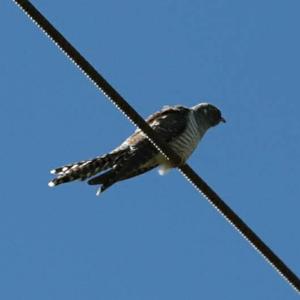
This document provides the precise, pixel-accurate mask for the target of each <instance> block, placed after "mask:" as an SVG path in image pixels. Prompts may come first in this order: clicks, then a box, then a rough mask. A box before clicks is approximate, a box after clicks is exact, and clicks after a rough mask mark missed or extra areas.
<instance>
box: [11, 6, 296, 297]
mask: <svg viewBox="0 0 300 300" xmlns="http://www.w3.org/2000/svg"><path fill="white" fill-rule="evenodd" d="M13 1H14V2H15V3H16V4H17V5H18V6H19V7H20V8H21V9H22V10H23V11H24V12H25V13H26V14H27V15H28V16H29V17H30V19H31V20H32V21H33V22H34V23H36V25H37V26H38V27H40V28H41V29H42V30H43V31H44V33H45V34H46V35H47V36H48V37H49V38H50V39H51V40H52V41H53V42H54V43H55V44H56V45H57V46H58V47H59V48H60V49H61V50H62V51H63V52H64V53H65V54H66V55H67V56H68V57H69V58H70V59H71V60H72V61H73V63H74V64H75V65H76V66H77V67H78V68H80V69H81V70H82V72H83V73H84V74H85V75H86V76H87V77H88V78H89V79H90V80H92V81H93V83H94V84H95V85H96V86H97V87H98V88H99V89H100V90H101V91H102V92H103V93H104V95H105V96H106V97H107V98H109V100H110V101H111V102H112V103H113V104H114V105H115V106H116V107H117V108H118V109H119V110H120V111H121V112H122V113H123V114H124V115H125V116H127V118H128V119H129V120H130V121H131V122H133V123H134V124H135V125H136V126H137V127H138V128H140V129H141V130H142V131H143V132H144V133H145V134H146V136H147V137H148V138H149V140H150V141H151V142H152V143H153V144H154V146H155V147H157V148H158V149H159V151H160V152H161V153H162V154H163V155H164V156H165V157H166V158H167V159H169V160H170V161H172V162H173V163H175V164H177V163H178V162H179V161H180V158H179V156H178V155H177V154H176V153H175V152H174V151H172V149H170V148H169V147H168V146H167V145H166V144H165V143H164V142H163V141H162V140H161V139H160V138H159V137H158V136H157V135H156V134H155V132H154V131H153V130H152V129H151V127H150V126H149V125H148V124H147V123H146V122H145V121H144V119H143V118H142V117H141V116H140V115H139V114H138V113H137V112H136V111H135V110H134V109H133V108H132V107H131V106H130V105H129V104H128V103H127V102H126V101H125V99H124V98H123V97H122V96H121V95H120V94H119V93H118V92H117V91H116V90H115V89H114V88H113V87H112V86H111V85H110V84H109V83H108V82H107V81H106V80H105V79H104V78H103V77H102V76H101V75H100V74H99V73H98V72H97V71H96V69H95V68H94V67H93V66H92V65H91V64H90V63H89V62H88V61H87V60H86V59H85V58H84V57H83V56H82V55H81V54H80V53H79V52H78V51H77V50H76V49H75V48H74V47H73V46H72V45H71V44H70V43H69V42H68V41H67V40H66V39H65V38H64V37H63V35H62V34H61V33H59V32H58V31H57V30H56V29H55V28H54V27H53V26H52V25H51V24H50V22H49V21H48V20H47V19H46V18H45V17H44V16H43V15H42V14H41V13H40V12H39V11H38V10H37V9H36V8H35V7H34V6H33V5H32V4H31V3H30V2H29V1H27V0H13ZM179 169H180V172H181V173H182V174H183V175H184V176H185V177H186V179H187V180H188V181H190V183H192V184H193V186H194V187H195V188H196V189H197V190H198V191H199V192H201V193H202V194H203V195H204V196H205V197H206V198H207V199H208V200H209V202H210V203H211V204H212V205H213V206H214V207H215V208H216V209H217V210H218V211H219V212H220V213H221V214H222V215H223V216H224V217H225V218H226V219H227V220H228V221H229V223H231V224H232V225H233V226H234V227H235V228H236V229H237V230H238V231H239V232H240V233H241V234H242V236H243V237H244V238H245V239H247V240H248V241H249V242H250V244H251V245H252V246H253V247H254V248H255V249H256V250H257V251H258V252H260V253H261V255H262V256H263V257H264V258H265V259H266V260H267V261H268V262H269V263H270V264H271V265H272V266H273V267H274V268H275V269H276V270H277V271H278V272H279V274H280V275H282V276H283V277H284V278H285V279H286V280H287V281H288V282H289V283H290V284H291V285H292V286H293V287H294V288H295V289H296V290H297V291H298V292H300V280H299V278H298V277H297V275H296V274H295V273H294V272H293V271H292V270H291V269H290V268H289V267H288V266H287V265H286V264H285V263H284V262H283V261H282V260H281V259H280V258H279V257H278V256H277V255H276V254H275V253H274V252H273V251H272V250H271V249H270V248H269V247H268V246H267V245H266V244H265V243H264V242H263V241H262V240H261V239H260V238H259V237H258V236H257V235H256V234H255V233H254V232H253V231H252V230H251V228H250V227H249V226H248V225H247V224H246V223H245V222H244V221H243V220H242V219H241V218H240V217H239V216H238V215H237V214H236V213H235V212H234V211H233V210H232V209H231V208H230V207H229V206H228V205H227V204H226V203H225V202H224V201H223V200H222V199H221V198H220V197H219V196H218V195H217V194H216V193H215V192H214V191H213V190H212V189H211V188H210V187H209V186H208V185H207V184H206V183H205V181H203V179H201V178H200V177H199V175H198V174H196V173H195V172H194V171H193V169H192V168H191V167H190V166H188V165H187V164H185V165H184V166H182V167H180V168H179Z"/></svg>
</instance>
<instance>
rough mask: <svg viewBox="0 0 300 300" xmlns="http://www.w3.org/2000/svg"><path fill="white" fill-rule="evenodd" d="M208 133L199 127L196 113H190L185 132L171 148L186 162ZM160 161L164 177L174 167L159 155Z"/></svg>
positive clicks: (160, 170)
mask: <svg viewBox="0 0 300 300" xmlns="http://www.w3.org/2000/svg"><path fill="white" fill-rule="evenodd" d="M206 131H207V128H206V127H205V126H203V127H202V126H199V125H198V123H197V122H196V120H195V117H194V113H193V112H190V115H189V122H188V125H187V127H186V129H185V131H184V132H183V133H182V134H181V135H180V136H178V138H176V139H174V140H173V141H172V142H171V143H170V146H171V148H172V149H173V150H174V151H175V152H176V153H177V154H178V155H179V156H180V157H181V159H182V161H183V162H185V161H186V160H187V159H188V158H189V157H190V155H191V154H192V153H193V151H194V150H195V149H196V147H197V145H198V143H199V141H200V140H201V138H202V137H203V135H204V134H205V132H206ZM158 161H159V163H160V169H159V174H161V175H164V174H165V173H166V172H167V171H168V170H169V169H170V168H171V167H172V165H171V164H170V162H169V161H167V160H166V159H165V158H164V157H163V156H162V155H159V157H158Z"/></svg>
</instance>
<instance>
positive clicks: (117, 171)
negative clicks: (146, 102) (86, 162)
mask: <svg viewBox="0 0 300 300" xmlns="http://www.w3.org/2000/svg"><path fill="white" fill-rule="evenodd" d="M188 113H189V109H187V108H185V107H182V106H175V107H165V108H164V109H163V110H162V111H160V112H156V113H154V114H153V115H151V116H150V117H149V118H148V119H147V120H146V121H147V123H148V124H149V125H150V126H151V127H152V128H153V130H154V131H155V132H157V134H158V135H159V136H160V137H161V138H162V139H163V140H164V141H165V142H167V143H168V142H170V141H172V140H173V139H174V138H176V137H177V136H179V135H180V134H181V133H182V132H183V131H184V130H185V128H186V124H187V117H188ZM119 148H123V149H124V148H125V149H127V151H128V152H127V155H125V156H124V158H123V159H121V160H120V161H118V163H116V165H115V166H114V167H113V168H112V170H111V171H109V172H107V173H104V174H101V175H99V176H97V177H95V178H92V179H91V180H89V181H88V183H89V184H103V190H104V189H106V188H107V187H108V186H110V185H111V184H113V183H115V182H117V181H120V180H124V179H127V178H130V177H134V176H137V175H140V174H142V173H145V172H146V171H149V170H151V169H153V168H155V167H156V166H157V165H158V162H157V160H156V159H155V157H156V155H157V153H158V150H157V149H156V148H155V147H154V146H153V145H152V144H151V143H150V141H149V140H148V139H147V138H146V137H145V135H144V134H143V133H142V132H141V130H137V131H136V132H135V133H134V134H133V135H131V136H130V137H129V138H128V139H127V140H126V141H125V142H124V143H123V144H122V145H121V146H120V147H119Z"/></svg>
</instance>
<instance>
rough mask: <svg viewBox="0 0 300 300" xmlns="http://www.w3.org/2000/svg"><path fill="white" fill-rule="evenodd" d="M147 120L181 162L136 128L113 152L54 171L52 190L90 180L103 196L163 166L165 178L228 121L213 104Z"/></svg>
mask: <svg viewBox="0 0 300 300" xmlns="http://www.w3.org/2000/svg"><path fill="white" fill-rule="evenodd" d="M145 121H146V122H147V123H148V125H149V126H150V127H151V128H152V129H153V130H154V131H155V133H156V134H157V135H158V136H159V137H160V139H161V140H162V141H163V142H165V143H167V145H168V146H169V147H170V148H171V149H172V150H173V151H174V152H175V153H176V154H177V155H178V156H179V158H180V162H179V163H177V164H172V163H171V162H170V161H169V160H168V159H167V158H166V157H165V156H164V155H163V154H162V153H160V152H159V150H158V149H157V148H156V147H155V146H154V145H153V144H152V143H151V142H150V141H149V139H148V138H147V137H146V136H145V134H144V133H143V132H142V131H141V130H140V129H136V131H135V132H134V133H133V134H132V135H131V136H129V137H128V138H127V139H126V140H125V141H124V142H122V143H121V144H120V145H119V146H118V147H116V148H115V149H113V150H112V151H111V152H109V153H106V154H104V155H101V156H97V157H95V158H93V159H88V160H82V161H79V162H75V163H71V164H68V165H65V166H62V167H58V168H55V169H53V170H52V171H50V172H51V174H54V175H55V176H56V178H54V179H52V180H51V181H50V182H49V183H48V185H49V187H54V186H57V185H60V184H63V183H67V182H72V181H76V180H80V181H84V180H87V179H88V181H87V183H88V184H90V185H99V186H100V187H99V189H98V191H97V195H99V194H100V193H102V192H104V191H105V190H106V189H108V188H109V187H111V186H112V185H113V184H115V183H117V182H119V181H122V180H125V179H129V178H132V177H135V176H138V175H141V174H143V173H145V172H148V171H150V170H152V169H154V168H156V167H159V174H160V175H164V174H166V173H167V172H168V171H169V170H170V169H172V168H176V167H179V166H180V165H183V164H185V162H186V161H187V159H188V158H189V157H190V155H191V154H192V153H193V151H194V150H195V149H196V147H197V145H198V143H199V142H200V140H201V139H202V137H203V136H204V134H205V133H206V132H207V130H208V129H209V128H212V127H214V126H216V125H218V124H219V123H220V122H223V123H225V122H226V121H225V119H224V118H223V117H222V114H221V111H220V110H219V109H218V108H217V107H216V106H214V105H212V104H209V103H199V104H197V105H195V106H192V107H190V108H189V107H185V106H182V105H175V106H164V107H163V108H162V109H161V110H160V111H158V112H155V113H154V114H152V115H150V116H149V117H148V118H147V119H146V120H145Z"/></svg>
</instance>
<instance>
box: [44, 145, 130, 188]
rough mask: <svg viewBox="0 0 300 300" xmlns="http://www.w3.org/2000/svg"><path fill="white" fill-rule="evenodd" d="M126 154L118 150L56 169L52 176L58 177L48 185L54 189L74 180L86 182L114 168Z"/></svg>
mask: <svg viewBox="0 0 300 300" xmlns="http://www.w3.org/2000/svg"><path fill="white" fill-rule="evenodd" d="M124 154H125V151H124V150H118V151H114V152H111V153H108V154H105V155H103V156H98V157H96V158H94V159H90V160H83V161H80V162H76V163H72V164H68V165H65V166H62V167H59V168H56V169H54V170H52V171H51V174H54V175H56V176H57V177H56V178H54V179H53V180H51V181H50V182H49V184H48V185H49V186H50V187H53V186H56V185H59V184H62V183H66V182H70V181H74V180H85V179H87V178H89V177H92V176H94V175H96V174H97V173H99V172H102V171H105V170H107V169H109V168H112V167H113V166H114V165H115V164H116V163H117V162H118V161H119V160H120V159H121V158H122V157H123V156H124Z"/></svg>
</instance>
